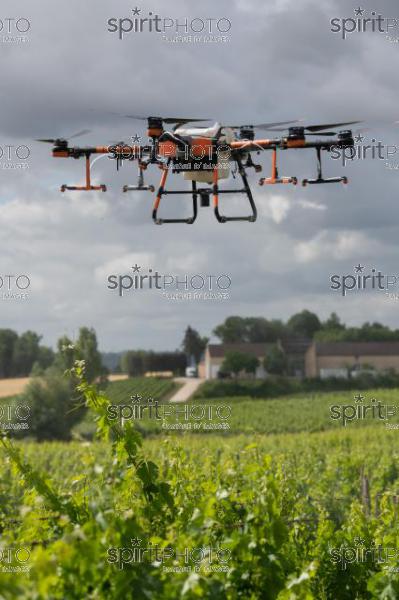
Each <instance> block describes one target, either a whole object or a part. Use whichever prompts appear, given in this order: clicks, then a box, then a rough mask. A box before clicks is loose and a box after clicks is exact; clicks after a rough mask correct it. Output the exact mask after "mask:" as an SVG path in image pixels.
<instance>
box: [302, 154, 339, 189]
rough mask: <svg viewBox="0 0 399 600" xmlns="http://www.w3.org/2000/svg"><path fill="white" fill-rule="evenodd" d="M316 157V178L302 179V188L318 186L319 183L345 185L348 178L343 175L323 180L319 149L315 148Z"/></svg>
mask: <svg viewBox="0 0 399 600" xmlns="http://www.w3.org/2000/svg"><path fill="white" fill-rule="evenodd" d="M316 155H317V177H316V179H303V180H302V185H303V187H305V186H307V185H308V184H309V185H316V184H320V183H343V184H344V185H346V184H347V183H348V178H347V177H345V175H343V176H342V177H328V178H327V179H324V177H323V171H322V165H321V149H320V148H316Z"/></svg>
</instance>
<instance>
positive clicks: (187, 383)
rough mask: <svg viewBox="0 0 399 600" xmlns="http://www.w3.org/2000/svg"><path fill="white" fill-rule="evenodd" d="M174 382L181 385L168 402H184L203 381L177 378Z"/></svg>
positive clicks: (193, 378)
mask: <svg viewBox="0 0 399 600" xmlns="http://www.w3.org/2000/svg"><path fill="white" fill-rule="evenodd" d="M175 381H177V383H182V384H183V385H182V386H181V388H180V389H179V390H177V392H176V394H174V396H172V398H171V399H170V402H186V401H187V400H189V398H191V396H192V395H193V394H194V392H195V391H196V390H197V389H198V387H199V386H200V385H201V383H202V382H203V379H197V378H195V377H178V378H176V379H175Z"/></svg>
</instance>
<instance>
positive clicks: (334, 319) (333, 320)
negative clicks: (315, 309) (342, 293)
mask: <svg viewBox="0 0 399 600" xmlns="http://www.w3.org/2000/svg"><path fill="white" fill-rule="evenodd" d="M345 327H346V326H345V325H344V324H343V323H341V319H340V318H339V316H338V315H337V313H335V312H332V313H331V314H330V316H329V317H328V319H327V321H325V322H324V323H323V326H322V331H323V330H325V329H327V330H334V331H339V330H340V331H343V330H344V329H345Z"/></svg>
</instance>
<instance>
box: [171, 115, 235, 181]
mask: <svg viewBox="0 0 399 600" xmlns="http://www.w3.org/2000/svg"><path fill="white" fill-rule="evenodd" d="M174 133H176V134H177V135H181V136H183V137H191V138H216V137H217V138H218V141H219V142H220V144H231V142H233V141H234V140H235V139H236V137H235V135H234V131H233V129H231V128H230V127H223V126H222V125H221V124H220V123H217V122H216V123H215V124H214V125H212V126H211V127H184V126H182V127H177V128H176V129H175V131H174ZM217 169H218V179H228V178H229V176H230V151H229V150H223V151H220V152H219V156H218V162H217ZM183 176H184V179H186V180H189V181H197V182H199V183H212V182H213V169H212V170H200V171H184V175H183Z"/></svg>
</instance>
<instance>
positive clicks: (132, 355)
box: [121, 350, 145, 377]
mask: <svg viewBox="0 0 399 600" xmlns="http://www.w3.org/2000/svg"><path fill="white" fill-rule="evenodd" d="M144 354H145V352H144V351H143V350H128V352H125V353H124V354H123V355H122V358H121V369H122V371H123V373H127V374H128V375H129V377H139V376H140V375H143V373H144V362H143V359H144Z"/></svg>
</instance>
